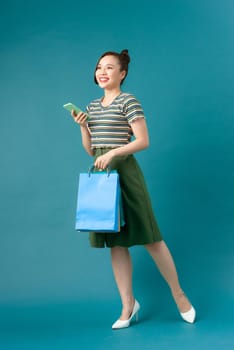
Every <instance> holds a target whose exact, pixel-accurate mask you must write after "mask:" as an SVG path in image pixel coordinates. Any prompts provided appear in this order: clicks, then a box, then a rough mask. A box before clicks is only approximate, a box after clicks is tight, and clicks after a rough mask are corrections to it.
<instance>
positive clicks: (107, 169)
mask: <svg viewBox="0 0 234 350" xmlns="http://www.w3.org/2000/svg"><path fill="white" fill-rule="evenodd" d="M95 168H96V167H95V165H92V166H91V167H90V168H89V170H88V174H89V176H91V173H93V172H94V169H95ZM99 171H106V173H107V176H108V177H109V176H110V173H111V167H110V166H109V165H108V166H107V167H106V169H104V170H101V169H100V170H99Z"/></svg>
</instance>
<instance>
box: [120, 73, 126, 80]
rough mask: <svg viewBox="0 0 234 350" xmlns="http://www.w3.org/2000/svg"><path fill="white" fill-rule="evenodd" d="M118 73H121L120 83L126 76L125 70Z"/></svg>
mask: <svg viewBox="0 0 234 350" xmlns="http://www.w3.org/2000/svg"><path fill="white" fill-rule="evenodd" d="M120 73H121V81H122V80H123V79H124V78H125V76H126V70H122V71H121V72H120Z"/></svg>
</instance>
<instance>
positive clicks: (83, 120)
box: [71, 109, 88, 126]
mask: <svg viewBox="0 0 234 350" xmlns="http://www.w3.org/2000/svg"><path fill="white" fill-rule="evenodd" d="M71 116H72V117H73V119H74V121H75V122H76V123H77V124H79V125H80V126H86V125H87V118H88V116H87V114H85V113H83V112H80V113H78V114H77V113H76V112H75V111H74V109H73V110H72V112H71Z"/></svg>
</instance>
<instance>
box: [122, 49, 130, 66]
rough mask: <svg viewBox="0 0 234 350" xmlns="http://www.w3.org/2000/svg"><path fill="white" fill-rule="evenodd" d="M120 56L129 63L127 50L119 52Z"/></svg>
mask: <svg viewBox="0 0 234 350" xmlns="http://www.w3.org/2000/svg"><path fill="white" fill-rule="evenodd" d="M120 56H124V58H125V59H126V61H127V63H129V62H130V56H129V54H128V50H127V49H124V50H122V51H121V52H120Z"/></svg>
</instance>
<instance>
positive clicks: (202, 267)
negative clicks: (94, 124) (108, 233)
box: [0, 0, 234, 350]
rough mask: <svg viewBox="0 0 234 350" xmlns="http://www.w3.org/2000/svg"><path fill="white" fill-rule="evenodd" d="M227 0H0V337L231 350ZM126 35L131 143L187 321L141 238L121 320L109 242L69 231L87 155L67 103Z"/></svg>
mask: <svg viewBox="0 0 234 350" xmlns="http://www.w3.org/2000/svg"><path fill="white" fill-rule="evenodd" d="M233 16H234V3H233V1H231V0H223V1H218V0H214V1H210V0H197V1H192V0H187V1H186V0H174V1H172V0H171V1H169V0H164V1H163V0H161V1H159V0H154V1H153V0H152V1H151V0H145V1H138V0H135V1H133V0H119V1H118V2H115V1H110V0H109V1H107V0H103V1H102V2H88V1H87V2H80V1H72V0H67V1H64V0H62V1H60V2H58V3H55V2H50V1H44V0H42V1H17V0H9V1H8V2H4V3H1V5H0V92H1V93H0V100H1V107H0V110H1V112H0V113H1V128H0V142H1V151H0V152H1V154H0V164H1V171H0V174H1V182H0V193H1V201H0V223H1V226H0V232H1V233H0V276H1V280H0V346H1V348H2V349H43V350H45V349H54V348H56V349H66V350H67V349H69V350H70V349H76V348H79V349H85V348H86V347H87V348H89V349H92V348H93V349H105V348H107V347H110V348H113V349H119V348H126V347H128V348H136V349H138V348H139V349H140V348H144V349H151V348H152V349H153V348H155V347H157V348H158V349H160V350H161V349H168V348H172V347H173V349H185V348H186V349H187V348H189V349H198V347H200V348H201V349H205V348H209V349H211V348H212V349H214V348H217V349H221V348H222V349H229V348H231V347H232V346H233V344H234V339H233V325H234V324H233V323H234V322H233V315H232V310H233V301H234V292H233V290H234V279H233V274H234V261H233V243H234V237H233V231H234V221H233V213H234V199H233V198H234V181H233V180H234V103H233V101H234V70H233V62H234V41H233V33H234V21H233ZM125 48H128V49H129V53H130V55H131V58H132V61H131V64H130V70H129V76H128V78H127V79H126V82H125V83H124V86H123V90H124V91H127V92H131V93H134V94H135V95H136V96H137V98H138V99H139V100H140V101H141V103H142V105H143V108H144V110H145V114H146V117H147V123H148V127H149V132H150V140H151V144H150V148H149V149H147V150H146V151H143V152H141V153H139V154H138V155H137V158H138V160H139V162H140V164H141V166H142V169H143V171H144V173H145V177H146V181H147V184H148V188H149V191H150V194H151V198H152V203H153V206H154V209H155V214H156V216H157V219H158V222H159V225H160V227H161V231H162V233H163V235H164V238H165V240H166V242H167V243H168V245H169V247H170V249H171V251H172V253H173V256H174V258H175V261H176V264H177V268H178V272H179V275H180V279H181V282H182V285H183V288H184V289H185V291H186V292H187V294H188V295H189V297H190V298H191V300H192V302H193V304H194V305H195V307H196V308H197V313H198V321H197V323H196V324H195V325H193V326H191V325H187V324H184V323H183V322H182V321H180V319H179V315H178V314H177V310H176V308H175V306H174V304H173V301H172V299H171V296H170V293H169V290H168V288H167V286H166V284H165V282H164V281H163V280H162V279H161V277H160V276H159V273H158V271H157V270H156V269H155V267H154V265H153V262H152V261H151V260H150V258H149V256H148V255H147V254H146V252H145V250H144V249H143V248H142V247H134V248H132V249H131V252H132V257H133V263H134V287H135V294H136V296H137V298H138V299H139V301H140V302H141V304H142V311H141V315H140V316H141V322H140V323H139V324H137V325H134V326H133V327H131V328H129V329H127V330H123V331H122V332H114V333H113V332H112V331H111V328H110V327H111V324H112V322H113V321H114V320H115V319H116V318H117V317H118V315H119V311H120V307H121V306H120V301H119V296H118V293H117V290H116V287H115V283H114V280H113V277H112V271H111V265H110V260H109V250H108V249H101V250H96V249H90V248H89V242H88V238H87V235H86V234H80V233H77V232H75V230H74V218H75V206H76V191H77V181H78V174H79V172H81V171H84V170H85V169H87V167H88V166H89V165H90V164H91V162H92V160H91V159H90V158H89V156H88V155H87V154H86V153H85V151H84V150H83V149H82V146H81V139H80V132H79V127H78V126H77V125H76V124H74V123H73V121H72V119H71V118H70V116H69V114H68V113H67V112H66V111H65V110H63V108H62V105H63V104H64V103H66V102H69V101H71V102H74V103H75V104H77V105H79V106H80V107H82V108H85V106H86V104H88V103H89V101H90V100H92V99H93V98H96V97H98V96H101V93H102V92H101V90H100V89H99V88H98V87H97V86H96V85H95V84H94V83H93V70H94V67H95V64H96V61H97V59H98V57H99V56H100V55H101V54H102V53H103V52H104V51H107V50H117V51H120V50H122V49H125Z"/></svg>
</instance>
